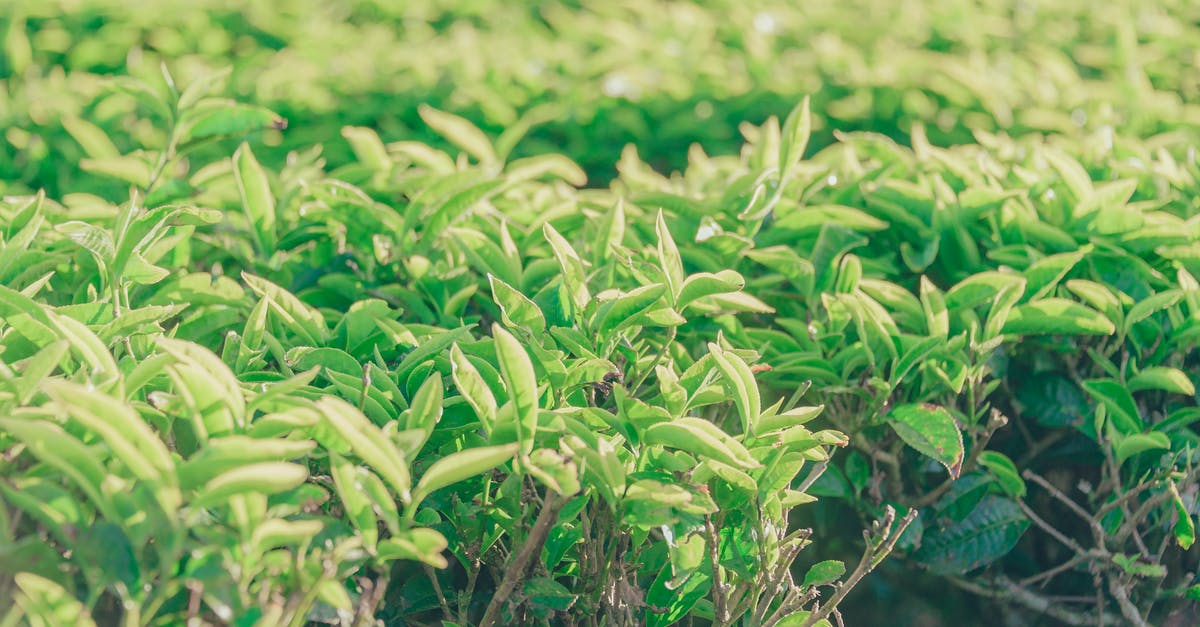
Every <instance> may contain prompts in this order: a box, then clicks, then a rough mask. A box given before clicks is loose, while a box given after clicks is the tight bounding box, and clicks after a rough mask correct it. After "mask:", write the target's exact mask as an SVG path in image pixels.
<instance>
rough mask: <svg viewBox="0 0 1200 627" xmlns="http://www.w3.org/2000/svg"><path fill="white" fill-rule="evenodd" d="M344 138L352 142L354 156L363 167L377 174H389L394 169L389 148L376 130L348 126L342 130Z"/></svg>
mask: <svg viewBox="0 0 1200 627" xmlns="http://www.w3.org/2000/svg"><path fill="white" fill-rule="evenodd" d="M342 137H345V138H346V141H348V142H350V147H351V148H353V149H354V156H356V157H357V158H358V161H359V162H360V163H362V164H363V165H365V166H367V167H368V168H371V169H372V170H374V171H376V172H389V171H391V169H392V158H391V157H390V156H388V153H387V148H386V147H384V145H383V141H381V140H380V139H379V135H378V134H377V133H376V132H375V131H374V129H370V128H367V127H365V126H346V127H343V128H342Z"/></svg>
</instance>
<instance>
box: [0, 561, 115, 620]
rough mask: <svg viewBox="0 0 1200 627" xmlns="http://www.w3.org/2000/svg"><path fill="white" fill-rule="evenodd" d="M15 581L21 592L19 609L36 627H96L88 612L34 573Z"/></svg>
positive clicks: (65, 592)
mask: <svg viewBox="0 0 1200 627" xmlns="http://www.w3.org/2000/svg"><path fill="white" fill-rule="evenodd" d="M13 579H14V581H16V584H17V588H18V589H19V590H20V593H19V594H17V595H16V602H17V605H18V606H19V607H20V608H21V610H22V611H24V612H25V617H26V618H27V619H29V621H30V624H31V625H33V627H56V626H58V625H75V626H77V627H96V622H95V621H94V620H92V616H91V614H89V613H88V611H87V608H85V607H84V606H83V604H82V603H80V602H79V601H78V600H76V599H75V597H74V596H72V595H71V594H70V593H69V592H67V591H66V590H64V589H63V588H62V586H59V585H58V584H57V583H54V582H53V581H50V580H49V579H45V578H43V577H39V576H38V575H35V574H33V573H17V575H15V576H14V577H13Z"/></svg>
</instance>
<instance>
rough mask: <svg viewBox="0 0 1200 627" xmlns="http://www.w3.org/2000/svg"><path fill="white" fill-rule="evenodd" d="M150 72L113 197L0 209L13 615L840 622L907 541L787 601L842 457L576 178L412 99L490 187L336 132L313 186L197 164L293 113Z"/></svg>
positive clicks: (312, 157) (807, 414)
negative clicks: (818, 496) (816, 512)
mask: <svg viewBox="0 0 1200 627" xmlns="http://www.w3.org/2000/svg"><path fill="white" fill-rule="evenodd" d="M163 77H164V80H163V82H162V83H161V84H160V85H159V86H158V88H157V89H156V88H155V87H154V86H152V85H148V84H137V83H125V84H124V86H125V87H126V88H128V89H129V90H130V91H131V92H133V93H135V94H137V95H138V96H139V97H140V98H141V99H142V102H143V104H145V105H147V108H148V109H152V110H158V111H161V112H163V113H164V116H163V118H164V120H165V122H166V124H167V125H168V132H167V133H166V136H167V138H168V139H167V143H166V144H165V145H163V146H158V147H154V146H147V147H146V148H144V149H142V151H141V152H139V153H133V154H131V155H129V156H125V157H121V158H115V159H112V160H110V161H109V162H108V165H107V167H105V168H102V169H98V170H97V171H100V172H103V173H105V174H107V175H110V176H112V177H115V178H117V179H120V180H124V181H125V182H126V183H129V184H131V187H130V199H129V200H128V201H127V202H124V203H122V204H120V205H112V204H109V203H107V202H105V201H103V200H101V199H99V198H96V197H87V198H77V199H73V200H74V201H75V202H72V203H69V204H60V203H58V202H55V201H53V200H51V199H48V198H46V197H44V196H42V195H38V196H32V197H17V198H12V199H9V200H8V201H7V202H6V204H5V205H4V214H3V215H4V216H5V225H6V237H5V240H4V247H3V249H2V250H0V258H2V259H4V263H3V264H0V267H3V268H4V272H5V280H4V285H5V287H3V288H0V295H3V298H0V303H2V306H3V319H4V333H3V339H4V344H3V347H4V352H3V354H4V358H5V362H4V363H5V364H6V365H5V368H4V370H3V375H4V378H5V381H6V386H5V394H4V396H3V398H2V400H3V402H4V405H5V411H4V413H5V415H6V416H8V417H7V418H4V419H3V421H2V422H0V425H2V427H3V433H4V448H5V450H6V457H5V462H4V463H5V471H4V476H5V481H4V483H3V485H0V492H2V493H3V502H4V503H5V508H4V512H5V519H4V522H5V524H4V533H5V536H6V541H7V543H8V546H9V548H8V549H6V559H5V563H6V564H8V565H9V566H8V567H7V569H9V570H11V572H13V573H14V577H13V579H12V580H11V582H10V585H11V586H14V587H12V588H9V590H8V592H9V593H11V594H13V595H15V601H16V603H15V605H13V606H12V610H10V612H9V615H8V617H9V620H12V619H19V618H20V617H21V616H25V617H26V618H27V619H28V620H30V621H32V622H35V623H36V622H50V623H53V622H54V621H56V620H59V619H65V617H68V616H70V617H73V620H82V621H87V620H90V619H89V618H88V617H93V618H94V620H97V621H100V622H112V621H119V622H121V623H122V624H130V625H134V624H160V623H171V622H183V621H195V620H202V621H206V622H234V623H237V624H263V625H269V624H292V625H298V624H304V623H306V622H311V621H316V622H329V621H332V622H343V623H355V624H362V623H370V622H372V621H373V620H374V619H375V618H380V619H383V620H385V621H389V622H390V621H395V620H406V621H410V620H411V621H418V622H420V621H425V620H432V619H433V618H434V617H438V618H440V619H441V620H443V621H449V622H454V623H457V624H487V625H491V624H497V623H504V624H508V623H512V622H519V623H536V622H545V621H551V620H556V621H557V620H569V621H572V622H582V623H588V624H600V623H603V624H625V623H629V622H648V623H651V624H671V623H674V622H676V621H678V620H680V619H682V618H684V617H687V616H699V617H703V618H706V619H707V620H709V621H710V622H713V623H716V624H733V623H745V624H756V625H775V624H782V623H786V624H801V623H804V624H815V623H818V622H821V623H823V624H824V622H826V621H825V619H826V617H828V616H831V615H832V613H833V612H835V611H836V604H837V601H838V600H839V599H840V598H842V596H843V595H844V594H845V592H846V591H847V590H848V589H849V588H850V587H852V586H853V585H854V584H855V583H856V582H857V580H858V579H860V578H861V577H862V576H863V575H864V574H865V573H866V572H868V571H869V570H871V568H873V567H874V566H875V565H876V564H878V562H879V561H880V560H882V559H883V558H884V557H886V555H887V554H888V553H889V552H890V551H891V550H892V547H893V546H894V544H895V542H896V541H897V539H898V538H899V536H900V534H901V533H902V532H903V530H904V528H905V526H906V525H907V524H908V523H909V522H910V521H911V520H912V516H911V515H910V516H909V517H907V518H904V519H902V520H900V519H897V518H896V515H895V513H894V512H892V511H889V512H887V513H886V514H885V515H884V516H883V517H882V520H881V521H880V523H879V524H877V525H875V527H874V528H873V530H872V531H871V532H870V533H869V534H868V535H867V536H866V537H867V540H868V547H867V549H866V553H865V554H864V563H863V564H862V565H860V567H859V568H858V569H857V570H856V571H854V572H853V573H852V574H851V575H850V576H849V578H847V579H845V580H843V575H844V574H845V568H844V567H843V566H842V565H841V563H840V562H835V561H824V562H820V563H818V564H816V565H815V566H813V567H812V568H810V569H808V570H807V574H804V575H803V578H802V579H799V580H798V579H795V578H794V577H795V576H794V574H793V566H794V562H795V560H796V558H797V556H798V555H799V554H800V552H801V551H802V550H803V549H805V548H806V547H808V546H809V545H810V543H811V539H810V538H809V533H810V532H808V531H806V530H803V529H800V530H797V529H793V528H792V527H791V525H789V523H788V520H789V513H790V512H791V511H792V510H793V509H794V508H796V507H798V506H802V505H805V504H807V503H810V502H812V501H813V500H814V497H812V496H810V495H809V494H808V493H806V491H805V490H806V489H807V488H808V487H809V486H811V485H813V483H814V482H815V481H817V479H818V478H819V477H820V475H821V473H822V472H823V470H824V469H825V468H826V464H827V463H828V461H829V459H830V453H831V447H836V446H841V445H844V444H845V442H846V441H845V437H844V436H843V435H842V434H841V433H839V432H837V431H832V430H828V429H824V430H810V429H809V428H808V427H806V426H804V424H805V423H807V422H809V421H811V420H813V419H814V418H816V417H817V416H818V415H819V414H820V413H821V409H822V408H821V407H819V406H815V407H814V406H801V405H798V404H797V401H798V400H799V398H800V396H801V393H802V390H798V391H797V393H795V394H793V395H792V397H791V398H790V399H789V400H787V401H784V400H782V399H781V400H780V401H778V402H775V403H773V404H767V403H765V402H764V400H763V399H762V398H761V397H760V393H759V389H758V384H757V381H756V379H755V374H754V371H755V369H756V368H755V366H754V364H755V362H756V361H757V359H758V355H757V353H756V352H755V351H752V350H749V349H746V348H739V347H738V346H736V345H734V344H731V343H730V342H728V341H727V340H726V339H725V337H724V335H723V333H722V330H721V324H722V321H724V320H726V319H727V318H729V316H730V315H731V313H732V312H736V311H738V310H753V309H755V308H756V307H760V305H758V304H757V301H756V300H755V299H754V298H753V297H750V296H748V295H746V294H745V293H744V292H742V287H743V286H744V284H745V280H744V278H743V277H742V276H741V275H739V274H738V273H736V272H733V271H729V270H725V271H722V272H718V273H708V272H694V273H688V272H686V271H685V268H684V265H683V262H682V258H681V256H680V252H679V249H678V248H677V247H676V245H675V243H674V241H673V239H672V235H671V233H670V230H669V229H668V227H667V225H666V222H665V221H664V220H663V218H662V217H661V216H660V217H659V219H658V221H657V226H655V227H654V228H653V229H652V230H649V231H646V230H642V229H640V228H638V226H639V225H636V224H629V223H627V222H626V215H625V211H624V209H623V208H622V204H621V203H620V202H619V201H618V203H617V204H616V205H615V206H613V207H607V209H608V210H607V211H596V210H595V207H596V205H594V204H593V203H590V202H589V201H587V200H585V199H583V198H579V197H577V195H576V192H574V191H573V190H572V189H571V188H570V187H569V186H564V185H563V183H562V181H563V179H566V180H577V179H580V178H582V174H581V173H580V172H579V170H578V168H577V166H575V165H574V164H572V163H571V162H570V161H569V160H567V159H566V158H563V157H543V158H533V159H529V160H523V161H522V160H518V161H513V162H509V163H503V162H502V161H500V160H499V158H498V156H497V155H496V154H495V152H494V148H493V146H492V144H491V142H490V140H488V139H487V138H486V137H484V136H483V135H481V134H480V132H479V131H478V130H477V129H475V128H474V127H472V126H470V124H469V123H467V122H466V121H464V120H462V119H461V118H456V117H454V116H451V115H449V114H446V113H443V112H439V111H437V110H434V109H425V110H423V112H422V113H423V115H424V116H425V117H426V119H427V120H428V121H429V123H430V125H431V126H432V127H434V128H436V129H438V130H439V131H440V132H442V133H444V134H445V135H446V136H447V139H448V140H449V141H451V142H454V143H457V144H459V145H461V146H462V147H463V149H464V150H466V151H469V152H470V154H471V155H472V156H473V157H474V158H475V159H477V160H478V163H471V162H467V161H464V160H459V161H458V162H457V163H456V162H455V160H454V159H452V158H451V157H450V156H449V155H447V154H446V153H442V152H440V151H437V150H434V149H432V148H428V147H425V146H421V145H414V144H402V145H398V146H391V147H389V146H386V145H384V144H383V143H382V142H380V141H379V139H378V138H377V137H376V136H375V135H374V133H372V132H371V131H369V130H367V129H364V128H353V127H348V128H346V129H345V131H344V135H345V137H346V138H347V140H348V141H349V142H350V143H351V145H352V146H353V148H354V150H355V152H356V154H358V155H359V157H360V161H359V163H357V164H354V165H353V166H350V167H347V168H345V169H342V170H341V171H339V172H335V173H331V174H330V175H328V176H327V175H325V174H324V173H323V172H322V171H321V163H320V160H319V155H318V153H317V152H316V151H310V152H309V153H307V154H306V155H294V158H293V159H292V160H291V162H290V163H289V165H288V167H286V168H285V169H284V170H282V171H281V172H278V173H275V172H270V171H268V170H266V169H264V168H263V167H262V166H261V165H260V164H259V163H258V161H257V159H256V157H255V154H254V152H253V150H252V149H251V148H250V147H249V146H248V145H246V144H242V145H241V146H240V147H238V148H237V149H236V150H235V151H234V152H233V155H232V157H231V158H229V159H225V160H220V161H216V162H213V163H209V164H205V165H203V166H198V164H195V163H192V162H190V160H189V159H188V157H189V155H190V154H191V153H190V152H189V147H190V146H193V145H195V142H197V141H200V140H208V139H211V140H213V141H222V140H221V138H222V137H223V136H227V135H234V134H242V133H245V132H247V131H250V130H253V129H256V128H260V127H268V126H282V123H281V121H280V120H279V119H278V118H276V117H275V116H274V115H273V114H272V113H271V112H270V111H266V110H261V109H256V108H253V107H246V106H242V105H236V106H229V105H227V104H225V103H224V102H223V101H214V100H212V99H211V97H210V96H208V95H206V94H205V90H206V89H212V88H214V86H216V85H219V77H216V78H214V79H213V80H212V81H203V82H198V83H193V84H192V85H189V86H188V87H187V88H185V89H183V90H178V89H176V87H175V86H174V83H173V81H172V79H171V76H170V74H167V73H164V75H163ZM218 112H219V113H218ZM97 137H101V136H97ZM152 163H153V164H155V165H154V166H153V170H151V169H149V168H150V164H152ZM143 166H144V167H143ZM147 174H148V176H147ZM333 174H337V175H339V176H341V177H343V178H344V179H350V180H353V181H355V182H356V183H358V184H357V185H356V184H353V183H350V182H348V181H346V180H343V179H340V178H334V177H333ZM200 179H202V180H203V181H204V182H203V183H201V182H200ZM360 185H361V187H360ZM187 189H204V190H205V191H204V192H203V193H201V194H194V193H193V194H189V195H188V197H186V198H181V197H180V196H179V194H181V193H185V192H180V191H179V190H187ZM396 196H402V197H403V198H404V200H403V201H401V203H399V204H397V205H395V206H391V205H388V204H386V203H385V202H384V201H383V200H381V198H385V197H396ZM150 199H160V202H162V201H165V200H174V201H175V202H176V203H179V202H180V201H183V203H182V204H156V203H152V202H151V201H150ZM193 202H199V203H202V205H203V207H205V208H202V207H201V206H200V205H196V204H192V203H193ZM207 207H211V208H207ZM580 208H582V209H583V211H582V212H580V211H579V209H580ZM84 214H86V216H87V217H88V220H87V221H86V222H85V221H81V220H79V219H77V218H79V217H81V216H82V215H84ZM556 224H557V225H559V226H558V227H556V226H555V225H556ZM560 229H562V230H561V231H560ZM568 235H569V236H570V239H568ZM264 275H269V276H270V278H266V276H264ZM284 285H287V286H288V287H284ZM484 330H486V331H487V332H488V333H487V334H484V333H482V331H484ZM839 582H841V583H840V584H839ZM830 585H834V586H835V589H836V590H837V592H836V593H835V596H834V598H833V599H832V600H831V601H830V602H825V601H824V599H822V598H821V595H820V590H821V588H822V587H824V586H830ZM838 585H840V587H838ZM55 617H57V618H55Z"/></svg>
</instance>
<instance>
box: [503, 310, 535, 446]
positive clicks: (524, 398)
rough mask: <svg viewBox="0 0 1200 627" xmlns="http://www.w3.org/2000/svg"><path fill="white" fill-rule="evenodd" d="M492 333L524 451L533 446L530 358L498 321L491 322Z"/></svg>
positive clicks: (533, 412)
mask: <svg viewBox="0 0 1200 627" xmlns="http://www.w3.org/2000/svg"><path fill="white" fill-rule="evenodd" d="M492 337H493V338H494V339H495V342H496V356H497V358H498V359H499V361H500V374H501V375H502V376H503V377H504V384H505V386H506V387H507V388H508V394H509V397H510V399H511V402H512V404H513V408H514V411H515V412H516V420H517V440H518V441H519V442H520V443H521V453H522V454H525V455H528V454H529V452H530V451H532V450H533V436H534V431H535V430H536V429H537V410H538V391H537V377H536V375H535V374H534V372H533V362H531V361H530V360H529V354H528V353H526V352H525V347H523V346H521V343H520V342H518V341H517V338H515V337H513V335H512V334H511V333H509V332H508V331H507V330H505V329H504V327H501V326H499V325H493V326H492Z"/></svg>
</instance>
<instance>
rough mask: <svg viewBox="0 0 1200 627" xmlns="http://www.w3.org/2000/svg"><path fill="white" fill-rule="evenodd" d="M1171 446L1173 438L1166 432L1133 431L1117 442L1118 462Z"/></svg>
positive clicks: (1121, 462) (1122, 462)
mask: <svg viewBox="0 0 1200 627" xmlns="http://www.w3.org/2000/svg"><path fill="white" fill-rule="evenodd" d="M1169 448H1171V440H1170V438H1168V437H1167V435H1166V434H1165V433H1158V432H1151V433H1132V434H1129V435H1127V436H1125V437H1123V438H1121V439H1120V441H1118V442H1117V450H1116V454H1117V464H1118V465H1120V464H1124V463H1125V460H1127V459H1129V458H1130V457H1133V456H1134V455H1137V454H1138V453H1144V452H1146V451H1153V450H1166V449H1169Z"/></svg>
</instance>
